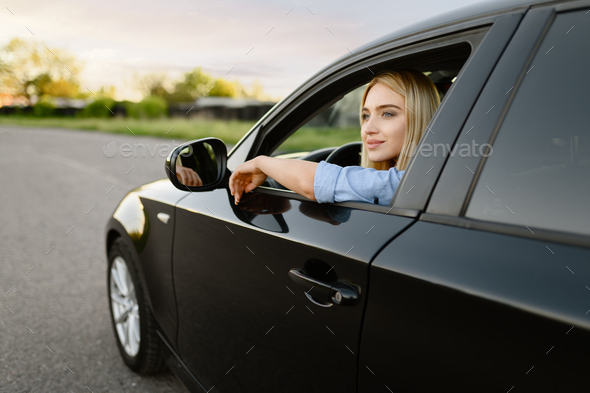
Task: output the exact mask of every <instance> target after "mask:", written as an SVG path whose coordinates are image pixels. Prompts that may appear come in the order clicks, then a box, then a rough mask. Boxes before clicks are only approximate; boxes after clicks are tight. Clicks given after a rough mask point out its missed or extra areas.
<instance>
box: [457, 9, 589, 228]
mask: <svg viewBox="0 0 590 393" xmlns="http://www.w3.org/2000/svg"><path fill="white" fill-rule="evenodd" d="M586 12H587V10H585V11H580V12H570V13H564V14H558V15H557V17H556V18H555V19H554V21H553V23H552V25H551V27H550V29H549V31H548V32H547V35H546V36H545V38H544V39H543V41H542V44H541V45H540V47H539V49H538V52H537V54H536V55H535V57H534V59H533V61H532V62H531V64H530V65H529V66H528V67H527V68H528V69H527V70H526V74H525V75H524V79H523V81H522V83H521V86H520V87H519V90H518V92H517V93H516V95H515V97H514V101H513V102H512V105H511V107H510V109H509V110H508V112H507V114H506V117H505V119H504V121H503V124H502V125H501V127H500V129H499V131H498V133H497V137H496V140H495V141H494V143H493V149H492V151H491V152H490V153H489V157H488V158H487V159H486V162H485V164H484V167H483V169H482V172H481V175H480V177H479V180H478V182H477V185H476V187H475V188H474V191H473V194H472V197H471V201H470V203H469V205H468V208H467V210H466V214H465V215H466V216H467V217H469V218H475V219H479V220H487V221H494V222H501V223H508V224H516V225H526V226H528V227H537V228H543V229H550V230H558V231H566V232H574V233H580V234H585V235H590V203H589V201H590V199H589V195H590V117H589V115H588V113H589V112H588V110H589V109H590V95H589V92H590V78H588V69H589V68H590V51H588V50H587V43H588V37H590V23H588V17H587V16H586V15H585V14H586Z"/></svg>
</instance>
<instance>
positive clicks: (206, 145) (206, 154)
mask: <svg viewBox="0 0 590 393" xmlns="http://www.w3.org/2000/svg"><path fill="white" fill-rule="evenodd" d="M165 166H166V168H165V171H166V175H168V179H170V181H171V182H172V184H174V186H175V187H176V188H178V189H179V190H184V191H210V190H214V189H215V188H218V187H219V186H220V185H221V184H222V183H223V181H224V180H225V181H227V179H228V176H226V175H227V148H226V147H225V143H223V141H222V140H221V139H218V138H203V139H198V140H196V141H191V142H187V143H184V144H182V145H180V146H178V147H176V148H175V149H174V150H172V151H171V152H170V154H169V155H168V157H167V158H166V165H165Z"/></svg>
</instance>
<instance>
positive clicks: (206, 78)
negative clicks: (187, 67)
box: [170, 67, 215, 102]
mask: <svg viewBox="0 0 590 393" xmlns="http://www.w3.org/2000/svg"><path fill="white" fill-rule="evenodd" d="M214 82H215V81H214V79H213V78H212V77H211V75H209V74H207V73H206V72H204V71H203V70H202V69H201V68H200V67H199V68H195V69H194V70H192V71H190V72H186V73H185V74H184V77H183V79H182V80H181V81H180V82H177V83H176V85H175V86H174V92H173V93H172V94H171V97H170V102H194V101H195V100H196V99H197V98H199V97H204V96H205V95H207V93H209V90H211V88H212V87H213V84H214Z"/></svg>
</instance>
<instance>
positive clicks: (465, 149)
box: [408, 140, 493, 158]
mask: <svg viewBox="0 0 590 393" xmlns="http://www.w3.org/2000/svg"><path fill="white" fill-rule="evenodd" d="M417 150H418V149H416V145H415V144H412V146H411V147H410V153H409V154H408V155H409V156H410V157H413V156H414V155H415V154H416V153H418V154H420V155H421V156H422V157H438V155H439V154H441V155H442V157H446V156H447V155H449V153H450V156H451V157H454V156H455V154H457V153H459V157H479V156H482V157H486V158H487V157H489V156H491V155H492V152H493V148H492V145H490V144H489V143H484V144H481V145H479V144H477V143H475V141H474V140H472V141H471V144H469V143H461V144H460V145H458V144H455V145H454V146H453V148H452V149H451V145H450V144H449V143H447V144H443V143H435V144H434V145H433V144H430V143H423V144H422V145H420V149H419V152H417Z"/></svg>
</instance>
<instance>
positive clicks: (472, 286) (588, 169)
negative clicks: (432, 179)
mask: <svg viewBox="0 0 590 393" xmlns="http://www.w3.org/2000/svg"><path fill="white" fill-rule="evenodd" d="M589 9H590V3H589V2H587V1H585V2H575V3H564V4H559V5H558V6H554V5H551V6H539V7H534V8H533V9H531V10H530V11H529V12H528V13H527V15H526V17H525V19H524V20H523V22H522V24H521V25H520V27H519V30H518V31H517V33H516V34H515V37H514V38H513V39H512V41H511V42H510V45H509V46H508V47H507V49H506V51H505V53H504V54H503V55H502V58H501V59H500V62H499V63H498V65H497V66H496V68H495V69H494V72H493V74H492V75H491V77H490V80H489V82H488V83H487V84H486V87H485V89H484V91H483V92H482V94H481V96H480V97H479V99H478V100H477V103H476V105H475V106H474V108H473V110H472V112H471V114H470V116H469V118H468V120H467V122H466V123H465V125H464V126H463V128H462V130H461V134H460V135H459V136H458V140H457V141H456V144H457V145H458V146H461V145H462V144H466V145H469V146H476V147H477V150H476V151H475V152H474V151H473V150H471V152H467V151H466V152H465V153H464V154H463V155H462V154H460V152H461V150H458V151H456V153H455V154H454V155H451V154H447V158H448V161H447V164H446V165H445V167H444V170H443V172H442V175H441V176H440V179H439V180H438V182H437V185H436V188H435V190H434V192H433V194H432V197H431V200H430V202H429V204H428V208H427V210H426V213H425V214H422V215H421V217H420V220H419V221H418V222H417V223H416V224H414V225H412V226H411V227H410V228H409V229H408V230H407V231H405V232H404V233H403V234H401V235H400V236H399V237H398V238H396V239H395V240H393V241H392V242H391V243H389V244H388V245H387V246H386V247H385V248H384V249H383V251H382V252H381V253H379V255H378V256H377V257H376V258H375V261H374V262H373V263H372V265H371V273H370V276H371V283H370V291H369V296H368V298H369V301H368V304H367V310H366V317H365V321H364V325H363V337H362V340H361V351H360V362H359V391H360V392H374V391H384V390H383V389H386V388H387V389H390V390H393V391H396V390H397V391H406V392H424V391H453V392H471V391H478V392H497V391H512V389H514V391H519V392H522V391H526V392H528V391H530V392H533V391H570V392H574V391H576V392H577V391H586V390H587V382H586V376H587V372H586V367H585V364H586V361H585V359H586V357H587V354H588V351H589V350H590V340H589V338H590V323H589V320H588V313H589V311H588V309H589V308H590V303H589V295H590V294H589V293H588V289H589V287H590V281H589V278H588V277H590V265H588V260H590V224H588V223H589V222H590V206H589V205H588V195H589V194H590V132H589V130H590V123H589V120H588V115H587V108H588V107H589V106H590V101H589V98H588V94H587V92H588V90H589V89H590V84H589V80H588V78H587V75H586V70H587V69H588V66H590V55H589V53H588V51H582V50H580V48H581V47H583V46H587V44H588V37H589V36H590V24H589V23H588V15H587V14H588V10H589ZM576 29H577V30H576ZM574 30H576V31H575V33H574ZM484 144H489V146H487V147H484V148H482V150H479V147H481V146H482V145H484ZM490 146H491V148H489V147H490ZM421 159H422V160H423V161H428V159H427V158H424V157H421ZM365 366H366V367H369V368H370V369H371V372H369V371H367V369H366V368H364V367H365ZM363 368H364V369H363Z"/></svg>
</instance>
